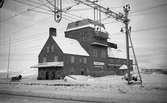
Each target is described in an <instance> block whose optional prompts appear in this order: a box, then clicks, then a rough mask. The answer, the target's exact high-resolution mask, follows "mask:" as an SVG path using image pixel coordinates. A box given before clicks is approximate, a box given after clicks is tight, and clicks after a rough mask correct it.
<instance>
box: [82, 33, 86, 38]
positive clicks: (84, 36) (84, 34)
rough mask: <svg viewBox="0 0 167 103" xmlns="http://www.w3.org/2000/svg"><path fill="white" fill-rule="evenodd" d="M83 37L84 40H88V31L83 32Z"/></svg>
mask: <svg viewBox="0 0 167 103" xmlns="http://www.w3.org/2000/svg"><path fill="white" fill-rule="evenodd" d="M82 38H83V40H86V32H83V35H82Z"/></svg>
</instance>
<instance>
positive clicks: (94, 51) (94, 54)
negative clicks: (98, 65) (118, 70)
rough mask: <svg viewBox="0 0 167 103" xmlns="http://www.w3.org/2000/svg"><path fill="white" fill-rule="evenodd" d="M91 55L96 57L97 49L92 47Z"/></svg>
mask: <svg viewBox="0 0 167 103" xmlns="http://www.w3.org/2000/svg"><path fill="white" fill-rule="evenodd" d="M93 56H94V57H97V49H93Z"/></svg>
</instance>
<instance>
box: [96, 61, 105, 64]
mask: <svg viewBox="0 0 167 103" xmlns="http://www.w3.org/2000/svg"><path fill="white" fill-rule="evenodd" d="M93 64H94V65H104V62H97V61H94V62H93Z"/></svg>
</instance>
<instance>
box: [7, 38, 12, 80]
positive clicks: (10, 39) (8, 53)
mask: <svg viewBox="0 0 167 103" xmlns="http://www.w3.org/2000/svg"><path fill="white" fill-rule="evenodd" d="M10 48H11V37H9V48H8V68H7V79H9V68H10Z"/></svg>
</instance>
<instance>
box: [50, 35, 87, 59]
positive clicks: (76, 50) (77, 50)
mask: <svg viewBox="0 0 167 103" xmlns="http://www.w3.org/2000/svg"><path fill="white" fill-rule="evenodd" d="M52 37H53V39H54V40H55V42H56V43H57V45H58V46H59V48H60V49H61V50H62V51H63V53H65V54H73V55H82V56H89V54H88V53H87V52H86V51H85V50H84V48H83V47H82V46H81V45H80V43H79V42H78V41H77V40H75V39H70V38H65V37H62V38H60V37H55V36H52Z"/></svg>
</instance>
